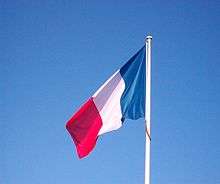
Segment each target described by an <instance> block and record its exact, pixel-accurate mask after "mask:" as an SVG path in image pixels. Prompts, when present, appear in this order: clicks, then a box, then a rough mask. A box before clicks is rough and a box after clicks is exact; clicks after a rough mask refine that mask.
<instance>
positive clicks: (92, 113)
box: [66, 98, 102, 158]
mask: <svg viewBox="0 0 220 184" xmlns="http://www.w3.org/2000/svg"><path fill="white" fill-rule="evenodd" d="M101 127H102V119H101V116H100V115H99V112H98V110H97V108H96V106H95V104H94V102H93V99H92V98H91V99H89V100H88V101H87V102H86V103H85V104H84V105H83V106H82V107H81V108H80V109H79V110H78V112H76V113H75V114H74V115H73V117H72V118H71V119H70V120H69V121H68V122H67V124H66V129H67V130H68V132H69V133H70V135H71V137H72V139H73V141H74V143H75V145H76V149H77V153H78V156H79V158H82V157H85V156H87V155H88V154H89V153H90V152H91V151H92V149H93V148H94V146H95V144H96V140H97V138H98V133H99V130H100V129H101Z"/></svg>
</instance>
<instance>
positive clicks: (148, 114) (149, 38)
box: [144, 36, 152, 184]
mask: <svg viewBox="0 0 220 184" xmlns="http://www.w3.org/2000/svg"><path fill="white" fill-rule="evenodd" d="M151 41H152V36H147V38H146V41H145V44H146V97H145V126H146V131H145V137H146V140H145V182H144V183H145V184H150V143H151V137H150V124H151V121H150V118H151Z"/></svg>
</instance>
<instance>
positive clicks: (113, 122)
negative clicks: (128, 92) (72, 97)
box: [93, 71, 125, 135]
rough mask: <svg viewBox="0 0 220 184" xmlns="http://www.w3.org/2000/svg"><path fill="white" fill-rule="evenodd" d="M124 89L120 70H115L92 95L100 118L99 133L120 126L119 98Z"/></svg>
mask: <svg viewBox="0 0 220 184" xmlns="http://www.w3.org/2000/svg"><path fill="white" fill-rule="evenodd" d="M124 89H125V82H124V80H123V78H122V76H121V74H120V72H119V71H117V72H115V73H114V74H113V75H112V76H111V77H110V78H109V79H108V80H107V81H106V82H105V83H104V84H103V85H102V86H101V87H100V88H99V89H98V91H97V92H96V93H95V94H94V95H93V101H94V103H95V105H96V107H97V109H98V111H99V114H100V116H101V118H102V128H101V129H100V131H99V135H101V134H104V133H106V132H110V131H112V130H117V129H119V128H120V127H121V125H122V122H121V118H122V113H121V104H120V99H121V96H122V93H123V91H124Z"/></svg>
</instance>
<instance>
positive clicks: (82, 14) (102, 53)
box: [0, 0, 220, 184]
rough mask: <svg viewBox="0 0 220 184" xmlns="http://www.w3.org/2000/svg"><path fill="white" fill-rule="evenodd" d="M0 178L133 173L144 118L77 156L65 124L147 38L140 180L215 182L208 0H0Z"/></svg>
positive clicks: (16, 180) (72, 183)
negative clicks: (147, 122)
mask: <svg viewBox="0 0 220 184" xmlns="http://www.w3.org/2000/svg"><path fill="white" fill-rule="evenodd" d="M0 6H1V18H0V27H1V28H0V33H1V34H0V35H1V36H0V39H1V41H0V47H1V49H0V50H1V54H0V64H1V66H0V98H1V100H0V108H1V110H0V115H1V120H0V183H1V184H29V183H31V184H50V183H53V184H61V183H62V184H64V183H65V184H103V183H105V184H126V183H129V184H141V183H144V123H143V120H142V119H140V120H138V121H130V120H128V121H126V122H125V123H124V126H123V127H122V128H121V129H119V130H118V131H115V132H112V133H108V134H106V135H104V136H102V137H101V138H100V139H99V140H98V142H97V145H96V148H95V150H94V151H93V152H92V153H91V154H90V156H89V157H87V158H85V159H83V160H79V159H78V158H77V155H76V152H75V147H74V145H73V144H72V141H71V139H70V137H69V135H68V133H67V131H66V129H65V123H66V121H67V120H68V119H69V118H70V116H71V115H72V114H73V112H74V111H76V110H77V109H78V108H79V107H80V106H81V104H82V103H83V102H85V101H86V100H87V99H88V97H90V96H91V95H92V94H93V93H94V92H95V91H96V90H97V88H98V87H99V86H100V85H101V84H102V83H103V82H104V81H105V80H106V79H107V78H108V77H109V76H110V75H111V74H113V72H114V71H115V70H116V69H118V68H119V67H121V66H122V65H123V64H124V63H125V62H126V61H127V60H128V59H129V58H130V57H131V56H132V55H133V54H134V53H135V52H136V51H137V50H138V49H140V48H141V47H142V46H143V44H144V40H145V37H146V36H147V34H148V33H151V34H152V36H153V50H152V52H153V53H152V162H151V164H152V173H151V176H152V177H151V180H152V184H164V183H165V184H186V183H187V184H217V183H220V175H219V171H220V142H219V141H220V134H219V132H220V108H219V104H220V60H219V58H220V46H219V42H220V11H219V10H220V3H219V1H208V0H207V1H205V0H194V1H174V0H171V1H166V2H165V1H143V0H136V1H123V2H122V1H121V2H120V3H119V2H118V1H115V0H112V1H110V2H107V1H106V2H104V1H67V0H63V1H56V2H55V1H7V0H6V1H5V0H4V1H3V0H0Z"/></svg>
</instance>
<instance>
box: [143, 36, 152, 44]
mask: <svg viewBox="0 0 220 184" xmlns="http://www.w3.org/2000/svg"><path fill="white" fill-rule="evenodd" d="M152 38H153V37H152V36H151V35H148V36H147V37H146V39H145V42H146V43H147V41H148V40H152Z"/></svg>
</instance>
